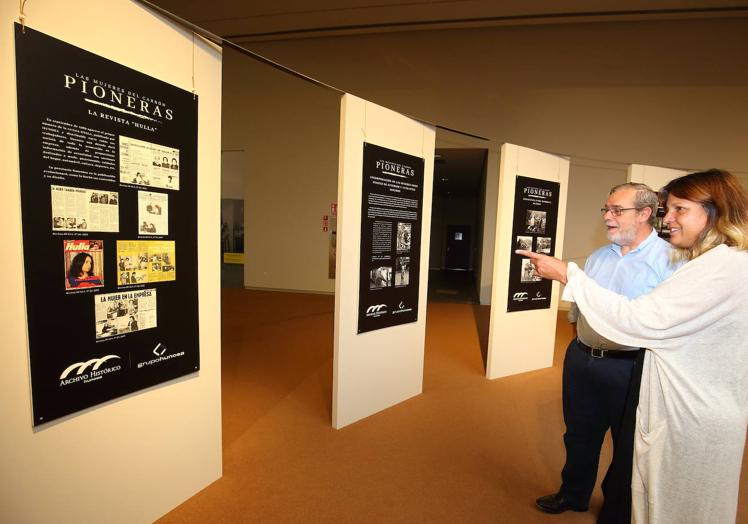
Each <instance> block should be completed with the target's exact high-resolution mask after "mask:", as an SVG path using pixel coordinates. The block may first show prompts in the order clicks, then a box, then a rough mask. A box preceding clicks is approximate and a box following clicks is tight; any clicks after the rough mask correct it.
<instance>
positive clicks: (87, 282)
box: [63, 239, 104, 290]
mask: <svg viewBox="0 0 748 524" xmlns="http://www.w3.org/2000/svg"><path fill="white" fill-rule="evenodd" d="M63 249H64V258H65V289H66V290H74V289H85V288H92V287H103V286H104V241H103V240H88V239H85V240H80V239H78V240H64V241H63Z"/></svg>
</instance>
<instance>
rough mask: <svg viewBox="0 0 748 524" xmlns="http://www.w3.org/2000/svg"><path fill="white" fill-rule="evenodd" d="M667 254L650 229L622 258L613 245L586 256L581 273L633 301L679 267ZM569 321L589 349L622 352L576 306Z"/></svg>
mask: <svg viewBox="0 0 748 524" xmlns="http://www.w3.org/2000/svg"><path fill="white" fill-rule="evenodd" d="M671 251H672V247H671V246H670V244H669V243H668V242H666V241H664V240H663V239H661V238H660V237H658V236H657V232H656V231H654V230H652V232H651V233H650V234H649V236H648V237H647V238H646V239H644V241H643V242H642V243H641V244H639V245H638V246H637V247H636V249H632V250H631V251H629V252H628V253H626V254H625V255H624V254H622V253H621V246H619V245H617V244H609V245H607V246H603V247H601V248H600V249H598V250H597V251H595V252H594V253H592V254H591V255H590V256H589V258H588V259H587V263H585V265H584V272H585V274H586V275H587V276H588V277H590V278H592V280H594V281H595V282H597V283H598V284H600V285H601V286H602V287H604V288H606V289H610V290H611V291H615V292H616V293H619V294H621V295H625V296H627V297H628V298H632V299H633V298H636V297H638V296H639V295H643V294H645V293H649V292H650V291H652V290H653V289H654V288H655V287H657V285H658V284H659V283H660V282H662V281H663V280H665V279H666V278H668V277H669V276H670V275H672V274H673V272H674V271H675V270H676V269H677V268H678V267H679V265H672V264H671V263H670V253H671ZM569 321H570V322H577V337H579V340H581V341H582V342H583V343H584V344H586V345H588V346H590V347H593V348H602V349H626V348H625V347H624V346H620V345H619V344H616V343H614V342H611V341H610V340H608V339H606V338H605V337H602V336H601V335H599V334H598V333H596V332H595V331H594V330H593V329H592V328H591V327H590V325H589V324H587V321H586V320H585V318H584V316H583V315H580V314H579V310H578V309H577V307H576V304H573V305H572V308H571V311H569Z"/></svg>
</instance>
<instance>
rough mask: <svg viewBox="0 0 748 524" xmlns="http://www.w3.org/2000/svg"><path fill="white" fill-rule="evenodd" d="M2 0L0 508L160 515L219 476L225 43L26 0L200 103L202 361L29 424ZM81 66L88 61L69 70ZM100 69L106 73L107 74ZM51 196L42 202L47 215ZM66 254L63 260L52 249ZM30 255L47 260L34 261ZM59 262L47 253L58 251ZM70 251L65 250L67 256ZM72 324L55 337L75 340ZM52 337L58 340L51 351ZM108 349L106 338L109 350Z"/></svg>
mask: <svg viewBox="0 0 748 524" xmlns="http://www.w3.org/2000/svg"><path fill="white" fill-rule="evenodd" d="M18 7H19V4H18V2H3V3H2V4H0V14H1V15H2V17H1V18H2V20H3V21H4V24H5V25H4V26H3V30H2V42H1V43H0V57H1V59H0V113H1V114H2V115H3V123H2V126H0V168H2V176H0V191H1V192H2V195H3V199H4V200H3V206H2V207H1V208H0V221H2V223H3V224H4V226H5V231H4V240H5V242H6V243H7V245H9V246H15V248H14V249H9V250H8V251H7V252H6V254H5V256H4V257H2V260H0V271H2V274H3V275H8V278H6V279H5V282H4V285H3V319H4V326H3V343H2V344H0V359H1V360H2V366H0V396H1V397H2V399H3V400H2V403H0V418H1V419H2V421H3V422H2V423H3V428H2V430H1V431H0V435H2V439H1V440H0V442H2V445H1V446H0V469H1V470H2V472H3V473H2V478H3V480H2V482H1V484H2V490H1V491H2V493H1V494H0V521H3V522H55V523H68V522H69V523H74V522H81V521H98V522H108V523H123V524H124V523H133V522H135V523H142V522H153V521H154V520H156V519H158V518H159V517H160V516H162V515H163V514H165V513H166V512H168V511H169V510H171V509H172V508H174V507H175V506H177V505H178V504H181V503H182V502H184V501H185V500H187V499H188V498H189V497H191V496H192V495H194V494H195V493H197V492H198V491H199V490H201V489H203V488H204V487H206V486H207V485H209V484H210V483H212V482H214V481H215V480H217V479H218V478H220V476H221V467H222V466H221V317H220V314H221V302H220V279H219V275H220V267H219V259H218V257H217V256H216V254H217V246H218V244H219V241H220V239H219V230H218V227H217V224H218V217H219V215H220V209H219V202H220V162H221V157H220V151H221V50H220V48H218V47H216V46H213V45H211V44H207V43H205V42H204V41H203V40H202V39H201V38H199V37H196V38H193V36H192V33H191V32H189V31H186V30H184V29H183V28H181V27H178V26H176V25H175V24H173V23H172V22H169V21H167V20H165V19H163V18H162V17H160V16H158V15H155V14H153V13H152V12H151V11H150V10H149V9H147V8H146V7H144V6H142V5H139V4H137V3H135V2H131V1H129V0H109V1H106V2H103V3H96V4H93V3H92V2H89V1H83V0H70V1H66V2H59V1H52V0H39V1H35V2H28V3H26V14H27V15H28V17H27V19H26V23H27V24H29V26H30V27H33V28H34V29H36V30H38V31H41V32H44V33H46V34H48V35H50V36H53V37H55V38H58V39H61V40H64V41H65V42H67V43H69V44H72V45H76V46H79V47H82V48H84V49H86V50H88V51H91V52H93V53H95V54H98V55H100V56H103V57H106V58H109V59H111V60H114V61H116V62H118V63H120V64H123V65H125V66H128V67H131V68H133V69H136V70H138V71H140V72H142V73H144V74H147V75H150V76H153V77H156V78H158V79H160V80H163V81H166V82H168V83H170V84H173V85H175V86H178V87H181V88H182V89H186V90H191V89H192V86H193V85H194V86H195V89H196V90H197V94H198V95H199V97H200V100H199V105H198V122H199V126H198V154H197V158H198V166H197V170H198V173H199V178H198V188H197V189H198V194H199V199H198V216H197V221H198V238H197V242H198V267H199V268H200V278H199V282H198V293H199V322H200V371H199V372H198V373H195V374H193V375H191V376H187V377H182V378H178V379H175V380H173V381H170V382H168V383H164V384H160V385H157V386H153V387H151V388H149V389H147V390H143V391H138V392H135V393H132V394H130V395H127V396H125V397H121V398H118V399H115V400H112V401H109V402H106V403H104V404H100V405H97V406H95V407H92V408H89V409H86V410H83V411H80V412H77V413H75V414H72V415H68V416H66V417H63V418H61V419H58V420H56V421H54V422H50V423H49V424H47V425H45V426H43V427H37V428H33V427H32V426H33V419H32V413H31V385H30V378H29V361H28V337H27V331H26V304H25V290H24V276H23V275H24V273H23V271H24V266H26V265H27V264H29V263H30V261H28V260H24V259H23V253H22V251H21V249H19V246H20V245H21V207H20V192H19V178H18V177H19V165H18V157H19V154H18V151H19V150H18V127H17V113H16V102H17V99H16V78H15V53H14V41H13V31H14V28H13V25H12V23H11V22H12V21H13V20H14V19H17V16H18ZM72 73H85V72H84V71H71V74H72ZM102 80H104V79H102ZM48 213H49V209H46V210H45V209H43V208H41V207H40V209H39V220H46V218H45V217H46V216H47V214H48ZM54 262H55V265H57V261H54ZM34 263H37V264H39V263H46V261H35V262H34ZM50 263H51V262H50ZM60 263H61V262H60ZM68 338H69V337H66V336H65V334H64V333H61V334H60V344H74V343H75V341H74V340H68ZM54 349H55V348H54V347H52V348H50V351H53V350H54ZM102 351H103V350H102Z"/></svg>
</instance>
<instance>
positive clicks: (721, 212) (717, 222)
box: [660, 169, 748, 261]
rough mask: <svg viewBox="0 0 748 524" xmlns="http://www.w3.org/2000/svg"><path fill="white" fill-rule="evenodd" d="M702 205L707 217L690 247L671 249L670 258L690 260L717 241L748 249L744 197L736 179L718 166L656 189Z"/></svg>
mask: <svg viewBox="0 0 748 524" xmlns="http://www.w3.org/2000/svg"><path fill="white" fill-rule="evenodd" d="M660 195H661V197H662V201H663V202H664V201H666V200H667V197H668V195H673V196H674V197H677V198H683V199H685V200H690V201H692V202H698V203H699V204H701V205H702V207H703V208H704V210H705V211H706V213H707V216H708V217H709V220H708V222H707V225H706V227H705V228H704V230H703V231H702V232H701V234H700V235H699V238H698V239H697V240H696V242H694V244H693V245H692V246H690V247H686V248H676V249H674V253H673V258H674V259H675V260H676V261H677V260H686V261H687V260H693V259H694V258H696V257H698V256H700V255H703V254H704V253H706V252H707V251H709V250H710V249H713V248H715V247H717V246H718V245H720V244H726V245H728V246H731V247H735V248H737V249H739V250H741V251H748V197H746V192H745V190H744V189H743V187H742V186H741V185H740V182H738V180H737V179H736V178H735V177H734V176H733V175H731V174H730V173H728V172H727V171H723V170H721V169H710V170H708V171H700V172H698V173H691V174H689V175H685V176H682V177H679V178H676V179H674V180H671V181H670V182H668V184H667V185H666V186H665V187H663V188H662V191H661V192H660Z"/></svg>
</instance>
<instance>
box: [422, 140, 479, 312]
mask: <svg viewBox="0 0 748 524" xmlns="http://www.w3.org/2000/svg"><path fill="white" fill-rule="evenodd" d="M487 154H488V152H487V151H486V150H485V149H446V148H445V149H437V150H436V154H435V158H434V194H433V200H432V213H431V248H430V252H429V289H428V298H429V300H434V301H439V302H458V303H467V304H477V303H478V302H479V299H478V285H479V284H478V282H477V276H476V275H477V272H476V271H475V268H476V267H479V266H480V262H481V260H480V259H481V251H482V237H483V209H484V205H483V199H484V196H483V195H484V193H485V190H484V188H485V179H486V158H487Z"/></svg>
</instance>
